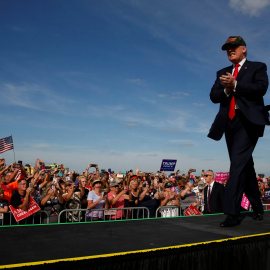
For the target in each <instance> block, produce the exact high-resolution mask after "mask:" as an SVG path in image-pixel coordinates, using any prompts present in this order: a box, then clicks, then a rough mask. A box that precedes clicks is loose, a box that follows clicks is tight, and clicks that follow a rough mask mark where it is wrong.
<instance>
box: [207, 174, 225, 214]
mask: <svg viewBox="0 0 270 270" xmlns="http://www.w3.org/2000/svg"><path fill="white" fill-rule="evenodd" d="M204 179H205V181H206V183H207V187H205V188H204V191H203V193H204V210H203V213H204V214H214V213H222V212H223V203H224V186H223V185H222V184H220V183H218V182H216V181H215V180H214V172H213V171H212V170H208V171H207V172H206V173H205V175H204Z"/></svg>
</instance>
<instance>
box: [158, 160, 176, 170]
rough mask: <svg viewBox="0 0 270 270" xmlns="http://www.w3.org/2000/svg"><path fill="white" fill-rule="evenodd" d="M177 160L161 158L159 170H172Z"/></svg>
mask: <svg viewBox="0 0 270 270" xmlns="http://www.w3.org/2000/svg"><path fill="white" fill-rule="evenodd" d="M176 162H177V160H176V159H163V160H162V162H161V166H160V171H161V172H162V171H172V172H173V171H174V169H175V165H176Z"/></svg>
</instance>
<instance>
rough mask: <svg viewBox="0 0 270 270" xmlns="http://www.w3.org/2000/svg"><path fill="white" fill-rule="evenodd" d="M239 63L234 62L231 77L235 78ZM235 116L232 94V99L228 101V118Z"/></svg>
mask: <svg viewBox="0 0 270 270" xmlns="http://www.w3.org/2000/svg"><path fill="white" fill-rule="evenodd" d="M239 66H240V65H239V64H236V65H235V69H234V72H233V77H234V78H235V79H236V77H237V74H238V67H239ZM234 116H235V97H234V96H233V97H232V99H231V103H230V109H229V118H230V119H231V120H232V119H233V118H234Z"/></svg>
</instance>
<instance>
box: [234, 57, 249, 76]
mask: <svg viewBox="0 0 270 270" xmlns="http://www.w3.org/2000/svg"><path fill="white" fill-rule="evenodd" d="M247 71H248V60H246V61H245V63H244V65H243V66H242V67H241V69H240V71H239V73H238V75H237V78H236V80H237V81H240V80H241V78H242V77H243V75H244V74H245V73H246V72H247Z"/></svg>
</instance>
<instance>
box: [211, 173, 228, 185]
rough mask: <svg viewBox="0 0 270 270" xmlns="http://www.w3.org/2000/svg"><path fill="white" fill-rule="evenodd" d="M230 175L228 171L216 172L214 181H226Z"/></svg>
mask: <svg viewBox="0 0 270 270" xmlns="http://www.w3.org/2000/svg"><path fill="white" fill-rule="evenodd" d="M229 177H230V173H229V172H225V173H224V172H217V173H216V176H215V181H216V182H219V183H224V182H226V181H228V179H229Z"/></svg>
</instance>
